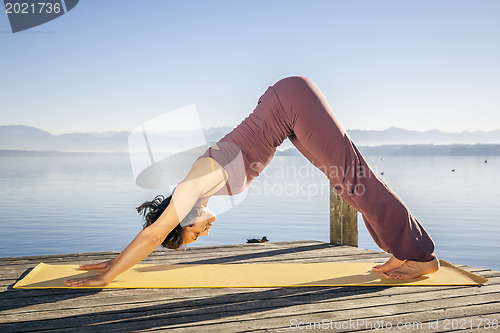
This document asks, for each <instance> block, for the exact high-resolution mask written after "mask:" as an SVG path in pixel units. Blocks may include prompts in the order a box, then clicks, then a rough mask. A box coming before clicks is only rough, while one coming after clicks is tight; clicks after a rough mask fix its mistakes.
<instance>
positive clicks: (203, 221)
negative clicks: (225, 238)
mask: <svg viewBox="0 0 500 333" xmlns="http://www.w3.org/2000/svg"><path fill="white" fill-rule="evenodd" d="M200 209H201V215H200V216H198V217H197V218H195V219H194V223H193V224H192V225H190V226H186V227H184V228H182V240H183V242H182V243H183V245H186V244H189V243H192V242H194V241H195V240H196V239H198V237H200V236H208V231H209V230H210V227H211V226H212V223H213V222H214V221H215V214H214V213H213V212H212V211H211V210H210V209H208V207H206V206H201V207H200Z"/></svg>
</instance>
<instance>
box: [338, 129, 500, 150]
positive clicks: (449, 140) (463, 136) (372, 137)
mask: <svg viewBox="0 0 500 333" xmlns="http://www.w3.org/2000/svg"><path fill="white" fill-rule="evenodd" d="M347 132H348V133H349V136H350V137H351V138H352V140H353V141H354V142H355V143H356V145H358V146H380V145H394V144H440V145H445V144H454V143H457V144H460V143H461V144H476V143H499V144H500V130H494V131H474V132H469V131H463V132H441V131H438V130H430V131H423V132H420V131H409V130H405V129H401V128H397V127H391V128H389V129H386V130H384V131H364V130H349V131H347Z"/></svg>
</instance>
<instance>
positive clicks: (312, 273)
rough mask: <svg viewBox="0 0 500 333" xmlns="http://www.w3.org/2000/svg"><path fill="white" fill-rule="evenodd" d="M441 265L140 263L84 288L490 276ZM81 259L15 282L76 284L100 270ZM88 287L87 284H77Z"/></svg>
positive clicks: (380, 282)
mask: <svg viewBox="0 0 500 333" xmlns="http://www.w3.org/2000/svg"><path fill="white" fill-rule="evenodd" d="M440 262H441V269H440V270H439V271H438V272H436V273H434V274H430V275H429V276H421V277H419V278H416V279H413V280H391V279H387V278H384V277H383V276H382V274H381V273H375V272H372V271H371V268H372V267H373V266H374V265H376V263H273V264H209V265H188V264H176V265H147V264H138V265H136V266H134V267H132V268H131V269H129V270H128V271H126V272H124V273H122V274H121V275H119V276H118V277H117V278H116V279H115V280H114V281H113V282H111V283H110V284H109V285H107V286H102V287H83V288H229V287H311V286H395V285H405V286H408V285H412V286H429V285H432V286H439V285H447V286H449V285H478V284H482V283H485V282H486V281H488V280H487V279H485V278H483V277H480V276H478V275H475V274H472V273H469V272H467V271H464V270H463V269H460V268H458V267H456V266H453V265H452V264H450V263H448V262H446V261H444V260H440ZM98 273H99V271H96V270H94V271H82V270H79V269H78V265H48V264H44V263H40V264H38V265H37V266H36V267H35V268H34V269H33V270H32V271H31V272H29V274H28V275H26V276H25V277H24V278H23V279H22V280H21V281H18V282H17V283H16V284H15V286H14V288H25V289H32V288H35V289H36V288H73V287H69V286H65V285H64V280H67V279H71V278H77V277H85V276H90V275H96V274H98ZM77 288H82V287H77Z"/></svg>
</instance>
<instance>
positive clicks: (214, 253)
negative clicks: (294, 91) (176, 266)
mask: <svg viewBox="0 0 500 333" xmlns="http://www.w3.org/2000/svg"><path fill="white" fill-rule="evenodd" d="M117 254H118V253H114V252H101V253H79V254H66V255H51V256H37V257H19V258H3V259H0V265H1V272H0V275H1V284H2V285H1V289H2V290H1V294H0V332H34V331H54V332H68V331H77V332H78V331H82V332H83V331H84V332H129V331H134V332H136V331H168V332H205V331H207V332H255V331H273V332H275V331H277V332H281V331H283V332H297V331H300V332H314V331H316V332H324V331H335V332H354V331H363V330H368V331H370V332H372V331H373V332H382V331H384V332H386V331H387V328H389V325H391V326H392V329H393V330H395V331H404V332H422V331H425V332H451V331H464V330H465V331H466V332H485V331H486V328H488V327H489V328H490V329H489V330H487V331H489V332H500V328H498V325H499V324H498V321H500V272H497V271H491V270H488V269H482V268H475V267H467V266H460V265H458V266H460V267H462V268H464V269H466V270H469V271H471V272H474V273H476V274H479V275H481V276H484V277H486V278H488V279H489V281H488V282H487V283H486V284H485V285H483V286H481V287H477V286H448V287H401V286H399V287H297V288H216V289H203V288H199V289H80V290H78V289H41V290H40V289H39V290H16V289H12V286H13V285H14V283H15V282H16V281H17V280H18V279H19V277H21V276H24V275H25V274H27V272H28V271H29V269H30V268H33V267H34V266H36V265H37V264H38V263H39V262H41V261H43V262H46V263H67V264H70V263H71V264H82V263H88V262H97V261H102V260H107V259H111V258H113V257H114V256H116V255H117ZM387 258H388V255H387V254H384V253H381V252H377V251H371V250H365V249H360V248H357V247H350V246H335V245H331V244H328V243H323V242H317V241H297V242H281V243H263V244H241V245H229V246H211V247H193V248H188V249H187V250H180V251H176V250H164V251H159V250H158V251H155V252H153V253H152V254H151V255H150V256H149V257H148V258H146V259H145V260H144V261H143V262H145V263H158V264H159V263H163V264H165V263H168V264H173V263H199V264H209V263H210V264H212V263H251V262H255V263H257V262H259V263H264V262H325V261H326V262H342V261H353V262H355V261H372V262H373V261H375V262H383V261H384V260H386V259H387ZM443 259H446V258H443ZM454 264H459V263H454ZM405 325H406V327H405Z"/></svg>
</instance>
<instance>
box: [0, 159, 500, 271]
mask: <svg viewBox="0 0 500 333" xmlns="http://www.w3.org/2000/svg"><path fill="white" fill-rule="evenodd" d="M366 159H367V160H368V162H369V163H370V164H371V165H372V167H373V168H374V169H375V170H376V171H377V172H379V173H380V172H383V173H384V175H383V176H382V178H383V179H384V180H385V182H386V183H387V184H388V185H389V186H390V187H391V188H392V189H393V190H394V191H395V192H396V193H398V195H399V196H400V197H401V198H402V199H403V200H404V201H405V203H406V204H407V206H408V207H409V208H410V209H411V211H412V212H413V214H414V215H415V216H416V218H417V219H418V220H419V221H420V223H421V224H423V225H424V226H425V228H426V229H427V231H428V232H429V233H430V234H431V236H432V237H433V239H434V241H435V242H436V244H437V248H436V253H437V255H438V256H439V257H440V258H442V259H445V260H448V261H450V262H454V263H460V264H467V265H474V266H479V267H484V268H491V269H495V270H500V260H499V259H498V257H499V255H500V242H499V238H500V205H499V200H500V179H499V177H498V173H499V171H500V157H490V158H489V159H488V163H487V164H486V163H484V158H481V157H451V156H438V157H406V156H405V157H395V156H388V157H384V158H383V159H382V158H381V157H380V156H366ZM452 169H455V172H452V171H451V170H452ZM0 188H1V191H0V257H10V256H28V255H45V254H63V253H74V252H92V251H120V250H122V249H123V248H124V247H125V246H126V245H127V244H128V242H130V241H131V240H132V239H133V237H135V235H136V234H137V233H138V232H139V231H140V230H141V219H140V216H139V215H138V214H137V212H136V211H135V207H136V206H137V205H138V204H140V203H142V202H143V201H145V200H150V199H151V198H153V197H154V196H155V195H156V194H158V193H157V191H153V190H144V189H141V188H139V187H137V186H136V185H135V182H134V179H133V176H132V171H131V167H130V162H129V160H128V157H127V156H126V155H109V156H108V155H104V156H86V157H77V156H65V157H0ZM328 189H329V187H328V182H327V180H326V178H325V177H324V176H323V175H322V174H321V173H320V172H319V171H317V170H316V169H315V168H314V167H313V166H312V165H310V164H309V163H308V162H307V161H306V160H305V159H304V158H303V157H300V156H276V157H275V158H274V160H273V161H272V163H271V164H270V165H269V166H268V167H267V169H266V170H265V171H264V173H263V174H262V175H261V176H260V177H259V178H257V180H255V181H254V183H253V184H252V186H251V187H250V188H249V192H248V195H247V197H246V198H245V200H244V201H243V202H242V203H241V204H240V205H238V206H236V207H235V208H233V209H232V210H230V211H227V212H226V213H224V214H221V215H220V216H218V219H217V221H216V222H215V223H214V225H213V227H212V229H211V230H210V236H208V237H201V238H200V239H199V240H198V241H197V242H195V243H193V244H191V245H189V246H206V245H221V244H238V243H245V242H246V239H247V238H261V237H262V236H264V235H265V236H267V238H269V240H270V241H292V240H319V241H325V242H327V241H329V201H328V200H329V195H328ZM209 206H210V205H209ZM358 221H359V222H358V223H359V246H360V247H362V248H368V249H378V248H377V246H376V245H375V244H374V243H373V241H372V240H371V238H370V236H369V234H368V232H367V231H366V229H365V227H364V224H363V221H362V220H361V218H360V217H359V218H358Z"/></svg>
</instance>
